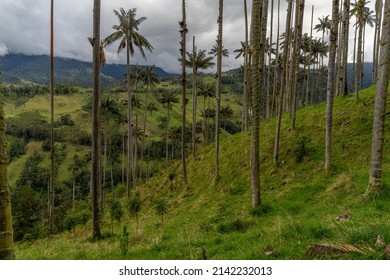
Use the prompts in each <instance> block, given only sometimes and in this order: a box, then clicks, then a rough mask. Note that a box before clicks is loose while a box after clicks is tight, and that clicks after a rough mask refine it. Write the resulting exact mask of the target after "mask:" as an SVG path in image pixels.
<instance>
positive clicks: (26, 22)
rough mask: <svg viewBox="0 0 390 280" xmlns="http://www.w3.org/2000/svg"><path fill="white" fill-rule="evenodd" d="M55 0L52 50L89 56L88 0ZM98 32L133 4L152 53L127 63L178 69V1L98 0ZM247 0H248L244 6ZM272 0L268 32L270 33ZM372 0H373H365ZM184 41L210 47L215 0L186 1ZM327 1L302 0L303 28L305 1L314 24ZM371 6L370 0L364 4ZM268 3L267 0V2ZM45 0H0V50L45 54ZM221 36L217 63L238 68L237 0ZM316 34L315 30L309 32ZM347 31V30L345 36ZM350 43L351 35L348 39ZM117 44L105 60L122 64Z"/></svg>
mask: <svg viewBox="0 0 390 280" xmlns="http://www.w3.org/2000/svg"><path fill="white" fill-rule="evenodd" d="M54 2H55V55H56V56H60V57H66V58H75V59H80V60H83V61H91V57H92V53H91V51H92V49H91V46H90V44H89V42H88V41H87V37H89V36H91V35H92V6H93V1H92V0H54ZM101 2H102V18H101V34H102V37H106V36H108V35H109V34H111V33H112V32H113V30H112V26H113V25H114V24H117V18H116V17H115V15H114V13H113V10H114V9H116V10H119V8H121V7H123V8H124V9H125V10H128V9H132V8H137V17H142V16H144V17H147V20H146V21H144V22H143V23H142V24H141V26H140V32H141V34H143V35H144V36H145V37H146V38H147V39H148V40H149V42H150V43H151V44H152V45H153V47H154V51H153V53H147V61H145V60H144V59H143V58H141V57H140V56H139V54H138V53H137V51H136V54H135V56H134V58H133V59H132V63H134V64H136V63H138V64H142V65H144V64H154V65H157V66H160V67H162V68H163V69H165V70H166V71H167V72H170V73H179V72H180V65H179V63H178V62H177V58H178V57H179V55H180V53H179V40H180V38H179V36H180V33H179V32H178V29H179V25H178V22H179V21H180V19H181V0H102V1H101ZM251 2H252V1H250V0H248V10H249V11H250V7H251ZM274 2H275V7H274V11H275V13H274V14H275V17H274V26H275V28H274V36H276V25H277V22H276V19H277V17H276V12H277V2H278V1H277V0H274ZM371 2H375V1H371ZM187 3H188V5H187V17H188V29H189V33H188V37H187V40H188V46H192V42H191V41H192V36H196V45H197V46H198V48H200V49H206V50H208V51H209V50H210V49H211V47H212V46H213V45H214V43H215V39H216V36H217V15H218V0H187ZM270 3H271V0H270ZM331 3H332V1H331V0H321V1H318V0H306V9H305V25H304V31H305V32H309V29H310V17H311V6H312V5H314V6H315V7H314V8H315V14H314V24H316V23H317V22H318V19H317V18H318V17H321V16H322V15H328V14H331ZM280 4H281V12H280V15H281V32H284V28H285V27H284V20H285V18H286V1H285V0H280ZM370 5H371V8H373V6H372V5H373V4H372V3H370ZM270 6H271V4H270ZM49 16H50V0H0V55H4V54H6V53H24V54H49ZM223 29H224V30H223V33H224V40H223V45H224V47H225V48H227V49H228V50H229V52H230V53H231V55H230V56H229V58H227V59H226V58H224V61H223V68H224V70H228V69H231V68H236V67H239V66H240V65H241V64H242V61H241V60H235V59H234V56H235V55H234V54H233V50H235V49H237V48H238V47H239V46H240V41H243V40H244V10H243V0H225V1H224V27H223ZM367 32H368V38H367V39H366V43H367V47H366V51H367V54H366V56H365V59H366V60H370V59H371V57H372V55H371V53H372V47H371V41H373V40H371V39H370V38H372V34H373V33H372V30H368V31H367ZM313 36H318V37H320V36H321V34H320V33H313ZM352 37H353V32H351V38H352ZM351 44H352V40H351ZM116 51H117V44H115V45H113V46H112V47H108V48H107V50H106V56H107V60H108V63H125V56H124V54H119V55H118V54H117V53H116Z"/></svg>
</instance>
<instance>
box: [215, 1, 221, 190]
mask: <svg viewBox="0 0 390 280" xmlns="http://www.w3.org/2000/svg"><path fill="white" fill-rule="evenodd" d="M222 29H223V0H219V15H218V38H217V47H218V51H217V82H216V90H215V96H216V108H215V178H214V182H215V183H217V182H218V180H219V130H220V129H219V124H220V110H221V78H222V77H221V76H222V36H223V35H222Z"/></svg>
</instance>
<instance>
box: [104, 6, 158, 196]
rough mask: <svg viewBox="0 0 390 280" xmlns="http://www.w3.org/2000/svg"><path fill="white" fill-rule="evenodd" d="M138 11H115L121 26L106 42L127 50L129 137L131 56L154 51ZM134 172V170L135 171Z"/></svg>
mask: <svg viewBox="0 0 390 280" xmlns="http://www.w3.org/2000/svg"><path fill="white" fill-rule="evenodd" d="M136 12H137V9H136V8H134V9H130V10H128V11H127V12H126V11H125V10H124V9H123V8H120V10H119V12H118V11H116V10H114V14H115V15H116V16H117V17H118V20H119V25H114V26H113V29H114V30H115V32H114V33H112V34H111V35H109V36H108V37H107V38H106V39H105V40H104V44H105V45H110V44H112V43H114V42H115V41H117V40H120V43H119V47H118V52H120V51H121V50H124V49H126V63H127V73H126V74H127V77H126V79H127V101H128V102H127V104H128V110H127V117H128V135H133V132H132V126H131V125H132V116H131V115H132V110H133V108H132V106H131V99H132V92H131V79H130V56H132V55H133V54H134V51H135V48H138V49H139V51H140V52H141V55H142V57H144V58H146V55H145V51H144V48H145V49H146V50H148V51H150V52H151V51H153V47H152V45H151V44H150V43H149V42H148V40H147V39H146V38H145V37H144V36H142V35H141V34H140V33H139V25H140V24H141V23H142V22H144V21H145V20H146V17H140V18H138V19H137V18H136ZM131 138H132V137H128V141H127V142H128V143H127V151H128V155H127V163H128V167H127V173H128V174H127V184H126V185H127V196H128V197H129V196H130V181H129V180H130V171H131V169H130V166H131V164H132V161H133V158H132V157H133V143H132V139H131ZM133 172H134V169H133ZM133 187H135V174H133Z"/></svg>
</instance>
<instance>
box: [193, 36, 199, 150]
mask: <svg viewBox="0 0 390 280" xmlns="http://www.w3.org/2000/svg"><path fill="white" fill-rule="evenodd" d="M195 57H196V47H195V36H193V38H192V156H193V157H195V155H196V107H197V106H196V105H197V104H196V102H197V96H196V83H197V82H198V81H197V80H198V79H197V69H196V65H195Z"/></svg>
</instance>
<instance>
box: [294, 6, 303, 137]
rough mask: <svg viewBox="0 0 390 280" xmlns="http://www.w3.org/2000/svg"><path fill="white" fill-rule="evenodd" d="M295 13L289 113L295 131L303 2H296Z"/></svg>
mask: <svg viewBox="0 0 390 280" xmlns="http://www.w3.org/2000/svg"><path fill="white" fill-rule="evenodd" d="M296 9H297V12H296V15H297V17H296V19H295V30H294V33H295V38H294V54H293V62H292V67H293V69H292V74H293V76H292V78H291V81H292V85H291V87H292V91H291V93H292V94H291V105H292V107H291V112H292V124H291V128H292V129H295V122H296V113H297V99H298V98H297V96H298V94H297V91H298V88H297V87H298V86H297V83H298V72H299V50H300V49H301V38H302V25H303V15H304V10H305V0H297V7H296Z"/></svg>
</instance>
